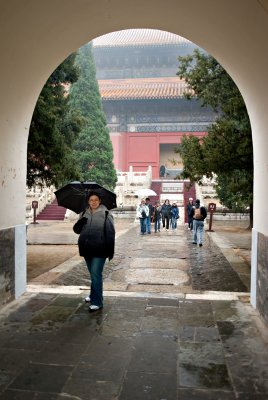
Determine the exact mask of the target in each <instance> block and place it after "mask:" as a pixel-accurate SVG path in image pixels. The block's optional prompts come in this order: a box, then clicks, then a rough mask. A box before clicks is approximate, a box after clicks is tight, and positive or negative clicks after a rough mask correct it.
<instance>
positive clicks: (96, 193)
mask: <svg viewBox="0 0 268 400" xmlns="http://www.w3.org/2000/svg"><path fill="white" fill-rule="evenodd" d="M92 196H97V197H98V198H99V199H100V201H101V196H100V194H99V193H98V192H94V190H92V191H91V192H88V194H87V201H88V200H89V199H90V197H92Z"/></svg>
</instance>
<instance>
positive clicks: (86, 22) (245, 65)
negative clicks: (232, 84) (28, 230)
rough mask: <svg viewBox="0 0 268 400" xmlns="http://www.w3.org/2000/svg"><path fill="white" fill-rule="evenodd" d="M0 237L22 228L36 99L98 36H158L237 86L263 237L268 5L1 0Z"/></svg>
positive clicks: (252, 0)
mask: <svg viewBox="0 0 268 400" xmlns="http://www.w3.org/2000/svg"><path fill="white" fill-rule="evenodd" d="M0 6H1V13H0V33H1V34H0V51H1V56H2V57H1V63H0V72H1V74H0V81H1V85H0V87H1V94H0V96H1V97H0V199H1V218H0V229H1V228H5V227H9V226H15V225H19V224H24V220H25V176H26V149H27V147H26V146H27V134H28V129H29V124H30V120H31V116H32V112H33V109H34V106H35V102H36V100H37V98H38V95H39V92H40V90H41V89H42V86H43V85H44V83H45V81H46V79H47V78H48V76H49V75H50V73H51V72H52V71H53V70H54V69H55V68H56V67H57V65H58V64H59V63H60V62H61V61H63V60H64V59H65V58H66V57H67V56H68V55H69V54H70V53H71V52H72V51H75V50H76V49H77V48H79V47H80V46H81V45H83V44H84V43H86V42H88V41H90V40H91V39H93V38H94V37H97V36H100V35H102V34H104V33H107V32H111V31H116V30H120V29H127V28H153V29H162V30H166V31H170V32H173V33H177V34H179V35H181V36H184V37H186V38H188V39H190V40H191V41H193V42H195V43H196V44H198V45H199V46H201V47H203V48H204V49H206V50H207V51H208V52H209V53H211V54H212V55H214V57H216V58H217V59H218V61H219V62H221V64H222V65H223V66H224V67H225V68H226V70H227V71H228V72H229V73H230V75H231V76H232V77H233V79H234V80H235V81H236V83H237V85H238V86H239V88H240V90H241V92H242V94H243V96H244V98H245V101H246V104H247V107H248V112H249V115H250V119H251V123H252V128H253V140H254V169H255V178H254V179H255V180H254V200H255V206H254V229H255V230H256V231H259V232H261V233H263V234H265V235H268V209H267V208H266V207H264V208H263V207H262V206H263V204H264V202H265V201H266V199H267V198H268V185H267V184H266V182H267V181H268V164H267V162H268V146H267V136H268V135H267V126H268V112H267V111H268V76H267V71H268V40H267V38H268V1H267V0H235V1H234V0H224V1H215V0H202V1H200V0H165V1H163V0H135V1H132V0H131V1H130V0H99V1H91V0H75V1H74V0H27V1H21V0H12V1H10V0H0Z"/></svg>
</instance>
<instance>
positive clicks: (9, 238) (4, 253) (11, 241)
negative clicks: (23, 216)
mask: <svg viewBox="0 0 268 400" xmlns="http://www.w3.org/2000/svg"><path fill="white" fill-rule="evenodd" d="M0 248H1V252H0V302H1V303H0V307H1V306H2V305H4V304H6V303H8V302H9V301H11V300H13V299H14V296H15V228H8V229H2V230H0Z"/></svg>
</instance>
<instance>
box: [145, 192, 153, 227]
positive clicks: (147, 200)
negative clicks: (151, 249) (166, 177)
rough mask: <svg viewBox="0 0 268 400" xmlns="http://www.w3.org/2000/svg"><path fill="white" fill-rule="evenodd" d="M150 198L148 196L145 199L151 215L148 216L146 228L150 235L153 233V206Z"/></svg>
mask: <svg viewBox="0 0 268 400" xmlns="http://www.w3.org/2000/svg"><path fill="white" fill-rule="evenodd" d="M150 201H151V200H150V198H149V197H146V199H145V204H146V206H147V207H148V208H149V215H148V217H146V230H147V233H148V234H149V235H150V234H151V222H152V216H153V206H152V204H151V203H150Z"/></svg>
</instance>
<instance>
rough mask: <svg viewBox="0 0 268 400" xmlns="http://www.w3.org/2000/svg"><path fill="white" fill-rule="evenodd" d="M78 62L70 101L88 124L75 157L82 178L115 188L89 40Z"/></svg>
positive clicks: (79, 139)
mask: <svg viewBox="0 0 268 400" xmlns="http://www.w3.org/2000/svg"><path fill="white" fill-rule="evenodd" d="M76 63H77V65H78V67H79V70H80V76H79V79H78V81H77V82H76V83H75V84H74V85H73V86H72V88H71V91H70V95H71V101H70V104H71V106H72V107H74V108H77V109H78V110H79V111H80V113H81V115H82V116H83V118H84V121H85V124H84V127H83V129H82V131H81V133H80V134H79V137H78V139H77V141H76V143H75V147H74V149H75V151H74V155H75V159H76V161H77V164H78V165H79V167H80V169H81V171H82V180H83V181H94V182H97V183H99V184H101V185H103V186H105V187H106V188H108V189H110V190H113V189H114V188H115V185H116V181H117V176H116V171H115V169H114V165H113V147H112V143H111V140H110V135H109V130H108V128H107V122H106V117H105V114H104V112H103V110H102V103H101V96H100V93H99V87H98V82H97V80H96V69H95V63H94V59H93V55H92V49H91V44H90V43H88V44H86V45H85V46H83V47H82V48H80V49H79V51H78V55H77V58H76Z"/></svg>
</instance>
